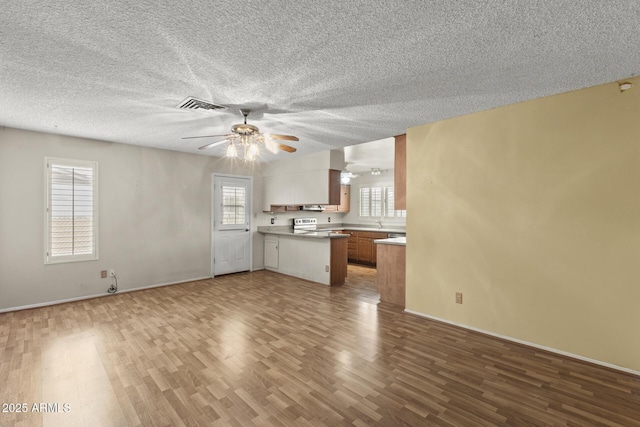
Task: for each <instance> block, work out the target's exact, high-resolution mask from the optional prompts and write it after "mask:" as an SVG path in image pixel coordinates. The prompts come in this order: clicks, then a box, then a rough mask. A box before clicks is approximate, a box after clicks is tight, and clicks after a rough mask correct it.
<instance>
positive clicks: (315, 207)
mask: <svg viewBox="0 0 640 427" xmlns="http://www.w3.org/2000/svg"><path fill="white" fill-rule="evenodd" d="M302 210H303V211H314V212H322V211H323V210H324V207H323V206H322V205H304V206H303V207H302Z"/></svg>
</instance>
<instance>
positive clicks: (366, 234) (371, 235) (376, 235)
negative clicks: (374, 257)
mask: <svg viewBox="0 0 640 427" xmlns="http://www.w3.org/2000/svg"><path fill="white" fill-rule="evenodd" d="M387 236H388V235H387V233H382V232H380V231H359V232H358V237H362V238H366V239H386V238H387Z"/></svg>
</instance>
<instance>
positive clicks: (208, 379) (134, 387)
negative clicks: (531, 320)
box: [0, 266, 640, 426]
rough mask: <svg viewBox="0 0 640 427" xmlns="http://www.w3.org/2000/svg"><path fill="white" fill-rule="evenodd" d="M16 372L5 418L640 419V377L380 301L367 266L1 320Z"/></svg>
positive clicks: (241, 278) (244, 421)
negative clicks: (336, 281) (338, 282)
mask: <svg viewBox="0 0 640 427" xmlns="http://www.w3.org/2000/svg"><path fill="white" fill-rule="evenodd" d="M0 380H1V381H2V385H1V386H0V387H1V388H0V403H4V404H21V403H26V404H27V408H28V411H27V412H26V413H15V412H10V413H7V412H0V425H2V426H40V425H51V426H63V425H64V426H135V425H145V426H146V425H149V426H151V425H157V426H196V425H212V426H217V425H220V426H252V425H256V426H269V425H274V426H329V425H330V426H337V425H355V426H372V425H380V426H395V425H434V426H476V425H509V426H516V425H536V426H537V425H568V426H588V425H598V426H640V378H638V377H635V376H633V375H629V374H625V373H622V372H617V371H613V370H609V369H606V368H601V367H597V366H594V365H590V364H587V363H583V362H580V361H575V360H572V359H569V358H565V357H561V356H556V355H553V354H550V353H546V352H542V351H538V350H536V349H532V348H528V347H525V346H520V345H517V344H513V343H509V342H505V341H502V340H498V339H494V338H491V337H487V336H484V335H481V334H477V333H474V332H471V331H466V330H463V329H460V328H456V327H452V326H449V325H445V324H442V323H439V322H435V321H431V320H428V319H423V318H419V317H416V316H411V315H407V314H404V313H402V312H401V311H400V310H398V309H397V308H395V307H394V306H388V305H384V304H377V294H376V292H375V270H374V269H370V268H366V267H357V266H355V267H354V266H349V276H348V277H347V282H346V284H345V286H342V287H326V286H322V285H317V284H313V283H310V282H306V281H304V280H298V279H295V278H292V277H288V276H283V275H279V274H277V273H273V272H269V271H258V272H254V273H241V274H235V275H229V276H222V277H218V278H216V279H213V280H203V281H197V282H190V283H185V284H181V285H174V286H167V287H163V288H156V289H149V290H144V291H139V292H131V293H123V294H116V295H113V296H109V297H105V298H97V299H93V300H86V301H79V302H73V303H67V304H61V305H57V306H51V307H43V308H38V309H32V310H24V311H18V312H12V313H4V314H0ZM40 403H47V404H49V405H50V406H49V408H48V409H56V408H55V407H54V406H53V405H54V404H58V405H59V406H58V408H57V409H58V410H59V411H60V412H32V409H33V404H40ZM65 404H67V405H68V409H69V412H64V411H63V410H64V409H65V408H67V407H65V406H64V405H65ZM13 409H14V410H15V407H13ZM45 409H46V408H45Z"/></svg>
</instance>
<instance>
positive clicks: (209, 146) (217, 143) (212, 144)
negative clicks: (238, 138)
mask: <svg viewBox="0 0 640 427" xmlns="http://www.w3.org/2000/svg"><path fill="white" fill-rule="evenodd" d="M227 141H228V139H227V138H225V139H223V140H221V141H215V142H212V143H211V144H207V145H203V146H202V147H198V150H206V149H207V148H211V147H215V146H216V145H220V144H224V143H225V142H227Z"/></svg>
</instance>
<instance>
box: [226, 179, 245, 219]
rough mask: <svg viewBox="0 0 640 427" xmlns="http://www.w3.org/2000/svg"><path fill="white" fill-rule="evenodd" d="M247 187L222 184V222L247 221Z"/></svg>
mask: <svg viewBox="0 0 640 427" xmlns="http://www.w3.org/2000/svg"><path fill="white" fill-rule="evenodd" d="M246 192H247V191H246V188H245V187H230V186H226V185H223V186H222V224H223V225H243V224H245V222H246V218H245V213H246V211H247V210H246V205H247V200H246V199H247V195H246Z"/></svg>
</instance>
